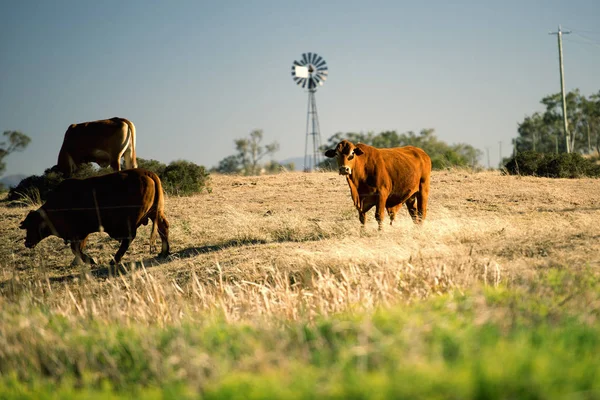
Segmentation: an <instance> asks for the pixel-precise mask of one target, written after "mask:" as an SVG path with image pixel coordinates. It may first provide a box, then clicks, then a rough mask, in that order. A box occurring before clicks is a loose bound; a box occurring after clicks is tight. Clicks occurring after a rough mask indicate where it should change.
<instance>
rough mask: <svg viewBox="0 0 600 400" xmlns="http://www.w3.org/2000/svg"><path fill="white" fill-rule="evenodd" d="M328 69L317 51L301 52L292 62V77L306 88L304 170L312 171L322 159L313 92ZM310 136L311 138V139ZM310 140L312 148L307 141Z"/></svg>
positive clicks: (322, 80) (323, 78) (324, 77)
mask: <svg viewBox="0 0 600 400" xmlns="http://www.w3.org/2000/svg"><path fill="white" fill-rule="evenodd" d="M328 74H329V71H328V69H327V64H326V63H325V60H324V59H323V58H322V57H321V56H319V55H318V54H317V53H303V54H302V59H301V60H300V61H294V63H293V64H292V78H293V79H294V82H296V84H298V86H302V88H303V89H308V107H307V113H306V141H305V144H304V171H314V170H315V169H316V168H317V167H318V166H319V163H320V162H321V161H322V157H321V152H320V150H319V148H320V147H321V129H320V127H319V115H318V113H317V103H316V101H315V93H316V91H317V88H318V86H323V83H324V82H325V80H326V79H327V76H328ZM311 138H312V140H311ZM311 141H312V150H309V142H311ZM311 153H312V154H311Z"/></svg>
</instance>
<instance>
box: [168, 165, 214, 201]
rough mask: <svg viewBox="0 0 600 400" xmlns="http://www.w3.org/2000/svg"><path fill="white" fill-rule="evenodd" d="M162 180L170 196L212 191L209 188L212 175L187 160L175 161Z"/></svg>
mask: <svg viewBox="0 0 600 400" xmlns="http://www.w3.org/2000/svg"><path fill="white" fill-rule="evenodd" d="M159 176H160V179H161V180H162V184H163V187H164V188H165V191H166V192H167V193H169V194H176V195H183V196H186V195H191V194H194V193H201V192H202V191H203V190H205V189H206V190H207V191H210V188H209V186H208V183H209V180H210V174H209V173H208V171H206V169H205V168H204V167H203V166H201V165H196V164H194V163H192V162H189V161H185V160H178V161H173V162H172V163H171V164H169V165H168V166H167V167H166V168H165V169H164V171H163V174H162V176H161V175H159Z"/></svg>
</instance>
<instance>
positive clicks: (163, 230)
mask: <svg viewBox="0 0 600 400" xmlns="http://www.w3.org/2000/svg"><path fill="white" fill-rule="evenodd" d="M156 222H157V223H158V235H159V236H160V240H161V242H162V249H161V252H160V254H159V255H158V256H159V257H166V256H168V255H169V253H170V246H169V221H167V218H165V215H164V214H163V213H162V212H161V213H160V214H159V216H158V221H156Z"/></svg>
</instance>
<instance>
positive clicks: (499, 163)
mask: <svg viewBox="0 0 600 400" xmlns="http://www.w3.org/2000/svg"><path fill="white" fill-rule="evenodd" d="M498 146H499V149H498V156H499V157H500V161H499V162H498V165H499V166H502V142H498Z"/></svg>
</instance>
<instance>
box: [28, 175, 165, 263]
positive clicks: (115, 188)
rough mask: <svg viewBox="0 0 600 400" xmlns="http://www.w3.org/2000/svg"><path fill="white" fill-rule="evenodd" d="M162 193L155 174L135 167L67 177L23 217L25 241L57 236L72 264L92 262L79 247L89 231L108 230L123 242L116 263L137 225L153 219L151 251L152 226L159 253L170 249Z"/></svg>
mask: <svg viewBox="0 0 600 400" xmlns="http://www.w3.org/2000/svg"><path fill="white" fill-rule="evenodd" d="M163 209H164V194H163V189H162V184H161V182H160V179H159V178H158V176H157V175H156V174H155V173H153V172H150V171H147V170H144V169H141V168H138V169H128V170H123V171H120V172H115V173H112V174H107V175H103V176H97V177H93V178H87V179H66V180H64V181H63V182H61V183H60V185H59V186H58V187H57V188H56V189H55V190H54V191H53V192H52V193H50V195H49V196H48V200H47V201H46V203H44V205H42V206H41V207H40V208H39V209H37V210H36V211H31V212H30V213H29V214H28V215H27V217H26V218H25V220H24V221H23V222H21V229H25V230H26V231H27V236H26V238H25V246H26V247H27V248H33V247H35V245H36V244H38V243H39V242H40V241H41V240H42V239H44V238H46V237H48V236H50V235H55V236H58V237H60V238H61V239H64V241H65V243H70V244H71V250H72V251H73V254H75V260H74V263H80V262H81V261H84V262H86V263H89V264H96V261H95V260H94V259H93V258H92V257H90V256H88V255H87V254H85V253H84V252H83V248H84V246H85V242H86V240H87V238H88V235H89V234H90V233H93V232H106V233H108V234H109V235H110V237H112V238H113V239H117V240H120V241H121V246H120V247H119V250H118V251H117V253H116V254H115V256H114V259H113V261H111V264H112V263H118V262H119V261H120V260H121V258H122V257H123V255H124V254H125V252H126V251H127V249H128V248H129V245H130V244H131V242H132V241H133V239H135V236H136V231H137V228H138V227H139V226H140V225H142V224H143V225H146V224H147V223H148V219H151V220H152V233H151V235H150V251H153V250H154V249H153V248H154V240H155V238H156V231H157V228H158V234H159V235H160V238H161V241H162V252H161V253H160V256H161V257H164V256H167V255H168V254H169V223H168V221H167V219H166V218H165V214H164V211H163Z"/></svg>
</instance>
